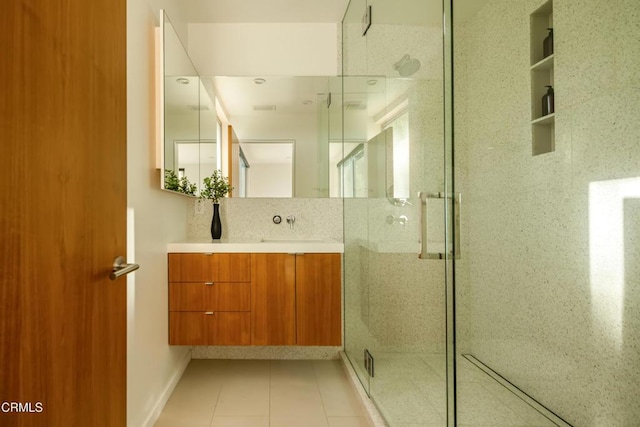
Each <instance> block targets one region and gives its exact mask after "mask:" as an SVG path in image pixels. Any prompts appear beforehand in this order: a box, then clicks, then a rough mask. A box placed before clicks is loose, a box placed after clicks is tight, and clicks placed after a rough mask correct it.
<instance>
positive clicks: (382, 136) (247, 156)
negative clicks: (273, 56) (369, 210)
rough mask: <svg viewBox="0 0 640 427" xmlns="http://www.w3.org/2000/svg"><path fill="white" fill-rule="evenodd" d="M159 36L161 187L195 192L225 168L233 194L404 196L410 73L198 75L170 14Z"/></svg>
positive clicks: (406, 188)
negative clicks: (402, 75)
mask: <svg viewBox="0 0 640 427" xmlns="http://www.w3.org/2000/svg"><path fill="white" fill-rule="evenodd" d="M163 35H164V49H163V53H164V58H163V65H164V71H163V75H164V86H163V91H164V134H163V135H164V141H163V147H162V152H163V165H162V166H163V168H164V169H163V182H162V188H164V189H168V190H172V191H178V192H180V193H184V194H188V195H193V196H197V195H199V194H200V186H201V185H202V180H203V179H204V177H206V176H210V175H211V173H212V172H213V170H216V169H222V170H223V171H224V172H225V174H228V175H230V176H229V178H230V180H231V184H232V185H233V187H234V190H233V192H232V194H231V196H232V197H301V198H308V197H384V196H386V197H387V198H388V199H389V200H390V201H391V202H392V203H394V204H396V203H400V204H402V203H404V202H403V200H405V199H407V198H409V197H410V194H411V192H412V191H413V189H410V188H409V184H408V183H409V181H410V179H409V178H410V177H409V176H408V173H409V172H408V171H409V170H410V168H408V167H407V165H408V164H409V162H410V159H409V147H408V137H407V134H408V129H407V126H408V125H407V123H408V119H407V114H408V113H407V112H408V110H409V107H408V101H407V99H408V91H409V90H410V87H411V84H410V83H411V81H410V80H409V79H406V78H385V77H384V76H379V77H372V76H366V77H349V78H345V79H342V78H340V77H328V76H321V77H317V76H315V77H314V76H297V77H293V76H290V77H272V76H253V77H247V76H243V77H235V76H234V77H232V76H208V77H203V76H199V75H198V72H197V70H196V67H195V66H194V65H193V63H192V61H191V59H190V58H189V56H188V54H187V51H186V49H185V48H184V46H183V45H182V43H181V41H180V39H179V37H178V35H177V33H176V31H175V29H174V27H173V25H172V24H171V21H170V20H169V18H168V17H167V16H166V15H163ZM213 94H215V97H214V96H213ZM217 105H219V106H220V108H222V110H223V113H222V112H221V114H222V116H223V117H225V124H224V132H225V135H227V121H228V124H229V125H230V127H229V129H233V138H230V139H231V141H230V142H231V143H230V144H229V146H227V147H230V148H228V149H227V150H226V151H227V152H228V153H227V154H226V155H225V158H224V159H222V158H221V156H220V151H221V150H220V145H221V144H220V142H221V141H222V135H221V131H222V129H221V124H220V122H219V120H218V118H217V117H216V106H217ZM228 142H229V141H228ZM226 144H227V143H225V145H226ZM228 172H230V173H228Z"/></svg>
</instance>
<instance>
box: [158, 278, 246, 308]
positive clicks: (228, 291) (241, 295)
mask: <svg viewBox="0 0 640 427" xmlns="http://www.w3.org/2000/svg"><path fill="white" fill-rule="evenodd" d="M210 283H213V284H206V283H197V282H181V283H169V310H170V311H249V310H250V309H251V284H250V283H226V282H210Z"/></svg>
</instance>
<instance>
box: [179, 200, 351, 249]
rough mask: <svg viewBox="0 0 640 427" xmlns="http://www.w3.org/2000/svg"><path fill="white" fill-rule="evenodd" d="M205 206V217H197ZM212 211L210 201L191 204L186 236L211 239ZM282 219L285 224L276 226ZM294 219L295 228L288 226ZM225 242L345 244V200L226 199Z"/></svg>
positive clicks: (223, 209) (223, 208)
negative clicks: (267, 240)
mask: <svg viewBox="0 0 640 427" xmlns="http://www.w3.org/2000/svg"><path fill="white" fill-rule="evenodd" d="M197 203H202V204H203V206H202V208H203V209H202V211H203V213H202V214H196V206H197ZM212 215H213V207H212V204H211V202H209V201H201V202H198V201H193V202H190V204H189V211H188V217H187V218H188V220H187V223H188V224H187V225H188V228H187V233H188V237H190V238H206V237H207V236H210V231H209V230H210V227H211V217H212ZM275 215H280V216H281V217H282V222H281V223H280V224H274V222H273V217H274V216H275ZM289 215H293V216H294V217H295V223H294V226H293V228H291V227H290V226H289V224H287V221H286V218H287V216H289ZM220 217H221V219H222V238H223V239H239V240H243V239H260V238H271V239H310V238H330V239H334V240H337V241H340V242H342V238H343V237H342V229H343V228H342V199H329V198H323V199H295V198H286V199H285V198H281V199H276V198H271V199H266V198H265V199H240V198H235V199H233V198H231V199H230V198H226V199H223V200H221V202H220Z"/></svg>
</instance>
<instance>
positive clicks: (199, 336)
mask: <svg viewBox="0 0 640 427" xmlns="http://www.w3.org/2000/svg"><path fill="white" fill-rule="evenodd" d="M250 310H251V255H250V254H169V344H172V345H250V344H251V314H250Z"/></svg>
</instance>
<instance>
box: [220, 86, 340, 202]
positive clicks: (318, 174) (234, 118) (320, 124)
mask: <svg viewBox="0 0 640 427" xmlns="http://www.w3.org/2000/svg"><path fill="white" fill-rule="evenodd" d="M211 81H212V82H213V86H214V87H215V93H216V96H217V98H218V100H219V102H220V103H221V104H222V105H223V108H224V109H225V111H226V113H227V116H228V118H229V121H230V122H231V123H232V124H233V130H234V133H236V134H237V137H238V140H239V142H240V145H241V146H242V152H243V153H244V156H245V159H244V160H243V159H241V158H240V150H235V148H234V149H233V152H232V159H231V163H232V167H231V169H232V171H233V177H232V180H233V183H234V184H233V185H234V187H235V189H234V192H233V197H329V196H332V197H339V196H340V188H339V185H340V182H339V173H338V170H337V166H336V165H337V162H338V161H340V160H341V159H342V129H341V120H342V118H341V116H342V108H341V100H340V96H339V94H340V91H341V82H340V79H339V78H338V77H327V76H323V77H227V76H216V77H211ZM329 94H331V97H332V98H333V100H332V102H329V98H330V95H329ZM258 142H269V143H277V142H280V143H282V142H287V143H288V144H289V146H295V149H292V148H291V147H289V148H288V150H289V152H292V154H291V157H292V159H291V161H290V162H284V161H283V160H282V158H281V155H280V154H281V153H280V150H281V149H283V148H284V147H283V146H280V145H273V144H272V145H269V146H264V147H262V148H263V150H262V151H263V152H267V153H270V152H271V154H272V156H273V160H272V161H270V160H268V159H267V157H266V156H264V155H262V156H261V157H259V160H254V159H253V158H252V157H253V156H254V154H252V153H253V151H254V148H255V147H253V146H251V147H247V149H245V144H254V143H258ZM333 156H335V157H338V158H337V159H333ZM243 162H244V166H243ZM269 162H270V163H269ZM247 163H248V164H247ZM331 163H333V166H332V165H331ZM247 166H248V167H247ZM268 168H271V170H272V172H273V174H272V175H271V178H272V179H271V181H270V182H271V185H262V186H258V180H256V179H255V176H258V175H259V173H258V170H259V169H262V170H266V169H268ZM332 169H333V170H334V172H332ZM236 171H237V172H236ZM240 171H243V176H239V175H237V173H239V172H240ZM276 176H279V177H281V180H279V181H278V183H277V185H276V183H275V180H274V178H275V177H276ZM245 179H246V181H243V180H245ZM285 189H286V190H285Z"/></svg>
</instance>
